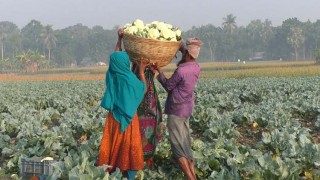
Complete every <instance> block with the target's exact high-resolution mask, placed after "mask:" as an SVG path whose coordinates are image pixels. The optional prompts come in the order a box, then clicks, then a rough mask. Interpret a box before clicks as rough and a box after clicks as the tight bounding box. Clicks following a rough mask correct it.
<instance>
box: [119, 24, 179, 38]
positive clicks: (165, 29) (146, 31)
mask: <svg viewBox="0 0 320 180" xmlns="http://www.w3.org/2000/svg"><path fill="white" fill-rule="evenodd" d="M124 28H125V30H124V31H125V32H126V33H129V34H132V35H135V36H139V37H143V38H150V39H158V40H162V41H180V40H181V30H180V29H179V28H176V27H174V26H172V25H171V24H167V23H164V22H161V21H153V22H151V23H147V24H145V25H144V23H143V21H142V20H140V19H137V20H135V21H134V22H133V23H132V24H126V25H125V26H124Z"/></svg>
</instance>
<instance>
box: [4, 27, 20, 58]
mask: <svg viewBox="0 0 320 180" xmlns="http://www.w3.org/2000/svg"><path fill="white" fill-rule="evenodd" d="M1 34H2V35H1ZM19 34H20V30H19V28H18V26H17V25H15V24H14V23H12V22H9V21H2V22H0V36H1V39H2V42H1V43H0V44H1V50H2V51H1V52H2V53H1V54H2V59H6V58H8V55H9V54H12V52H13V51H14V50H13V49H14V48H13V43H16V42H17V41H15V42H13V37H18V35H19ZM17 46H20V43H19V45H17ZM4 51H6V53H4ZM7 54H8V55H7ZM6 55H7V56H6ZM13 57H14V56H13Z"/></svg>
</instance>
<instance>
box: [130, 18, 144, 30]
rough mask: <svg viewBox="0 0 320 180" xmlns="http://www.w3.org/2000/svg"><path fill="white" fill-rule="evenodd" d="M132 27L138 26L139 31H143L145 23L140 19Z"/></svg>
mask: <svg viewBox="0 0 320 180" xmlns="http://www.w3.org/2000/svg"><path fill="white" fill-rule="evenodd" d="M132 25H133V26H136V27H137V28H138V29H139V30H143V29H144V24H143V21H142V20H140V19H137V20H135V21H134V22H133V23H132Z"/></svg>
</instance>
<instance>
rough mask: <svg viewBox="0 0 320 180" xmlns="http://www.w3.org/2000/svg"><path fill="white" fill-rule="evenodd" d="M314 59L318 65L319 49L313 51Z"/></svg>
mask: <svg viewBox="0 0 320 180" xmlns="http://www.w3.org/2000/svg"><path fill="white" fill-rule="evenodd" d="M314 57H315V59H316V63H318V64H319V63H320V49H316V50H315V51H314Z"/></svg>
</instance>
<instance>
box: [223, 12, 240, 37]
mask: <svg viewBox="0 0 320 180" xmlns="http://www.w3.org/2000/svg"><path fill="white" fill-rule="evenodd" d="M236 18H237V17H236V16H234V15H233V14H228V15H227V17H224V18H223V23H222V26H223V29H224V30H225V31H226V32H227V33H230V34H232V33H233V32H234V30H235V29H236V28H237V23H236Z"/></svg>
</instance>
